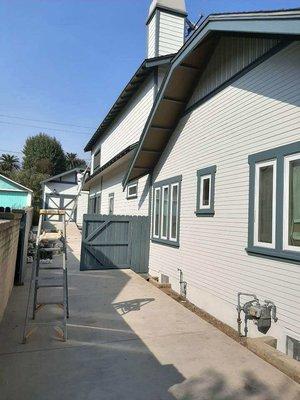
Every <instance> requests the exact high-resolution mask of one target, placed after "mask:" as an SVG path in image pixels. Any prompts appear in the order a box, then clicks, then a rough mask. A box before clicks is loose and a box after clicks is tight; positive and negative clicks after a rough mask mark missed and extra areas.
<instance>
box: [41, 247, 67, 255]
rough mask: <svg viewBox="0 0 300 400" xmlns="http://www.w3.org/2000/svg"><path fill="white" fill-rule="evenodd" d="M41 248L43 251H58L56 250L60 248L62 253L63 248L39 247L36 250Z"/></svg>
mask: <svg viewBox="0 0 300 400" xmlns="http://www.w3.org/2000/svg"><path fill="white" fill-rule="evenodd" d="M41 250H43V251H58V250H60V251H61V253H62V254H63V251H62V250H63V249H62V248H61V247H39V248H38V251H41Z"/></svg>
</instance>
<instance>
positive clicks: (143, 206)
mask: <svg viewBox="0 0 300 400" xmlns="http://www.w3.org/2000/svg"><path fill="white" fill-rule="evenodd" d="M126 168H127V165H124V164H122V165H120V166H118V167H117V168H114V169H112V170H111V171H110V172H109V173H107V174H105V175H103V180H102V195H101V213H102V214H108V197H109V194H110V193H114V214H116V215H148V214H149V213H148V208H149V204H148V202H149V196H148V192H149V177H148V176H146V177H143V178H141V179H139V181H138V196H137V198H136V199H127V198H126V197H127V196H126V190H124V191H123V187H122V180H123V178H124V173H125V171H126ZM99 192H101V186H100V182H99V183H98V184H97V185H94V186H93V188H92V189H91V192H90V194H94V193H99Z"/></svg>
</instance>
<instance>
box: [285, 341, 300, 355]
mask: <svg viewBox="0 0 300 400" xmlns="http://www.w3.org/2000/svg"><path fill="white" fill-rule="evenodd" d="M286 353H287V355H288V356H290V357H293V358H294V359H295V360H297V361H300V341H299V340H297V339H294V338H292V337H290V336H287V337H286Z"/></svg>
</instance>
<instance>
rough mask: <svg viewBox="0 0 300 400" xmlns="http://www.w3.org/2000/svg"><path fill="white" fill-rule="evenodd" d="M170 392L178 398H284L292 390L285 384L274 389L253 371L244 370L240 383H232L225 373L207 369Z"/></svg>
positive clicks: (242, 399)
mask: <svg viewBox="0 0 300 400" xmlns="http://www.w3.org/2000/svg"><path fill="white" fill-rule="evenodd" d="M170 392H171V393H172V394H173V395H174V396H175V398H176V399H177V400H283V399H285V398H287V396H288V393H289V392H290V390H289V388H288V385H286V384H283V385H281V386H280V387H279V388H278V389H277V390H276V391H274V390H272V389H270V387H268V385H267V384H266V383H264V382H263V381H261V380H260V379H258V378H257V377H256V376H254V374H253V373H252V372H244V373H243V374H242V381H241V382H240V385H232V384H230V382H228V380H227V378H226V377H225V376H224V375H223V374H221V373H219V372H217V371H215V370H207V371H205V372H204V373H202V374H201V376H199V377H195V378H191V379H187V380H186V381H184V382H183V383H180V384H177V385H175V386H173V387H172V388H171V389H170ZM298 396H299V393H298V395H297V394H296V393H295V397H289V398H290V399H291V398H293V399H294V400H298V399H299V397H298Z"/></svg>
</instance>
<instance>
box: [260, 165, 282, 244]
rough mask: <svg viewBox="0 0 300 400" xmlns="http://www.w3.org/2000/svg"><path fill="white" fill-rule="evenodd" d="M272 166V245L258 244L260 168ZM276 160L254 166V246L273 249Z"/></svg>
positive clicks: (274, 237) (274, 236)
mask: <svg viewBox="0 0 300 400" xmlns="http://www.w3.org/2000/svg"><path fill="white" fill-rule="evenodd" d="M271 165H272V166H273V207H272V243H265V242H260V241H259V240H258V219H259V189H260V188H259V177H260V168H263V167H268V166H271ZM276 179H277V160H276V159H272V160H268V161H262V162H257V163H256V164H255V180H254V182H255V188H254V193H255V195H254V196H255V197H254V246H258V247H265V248H270V249H275V240H276V206H277V205H276V190H277V184H276Z"/></svg>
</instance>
